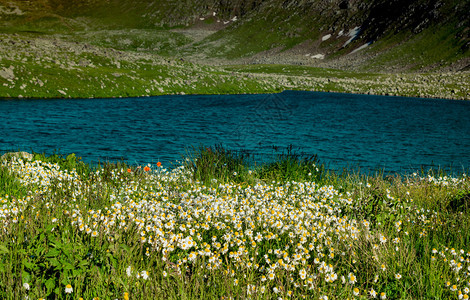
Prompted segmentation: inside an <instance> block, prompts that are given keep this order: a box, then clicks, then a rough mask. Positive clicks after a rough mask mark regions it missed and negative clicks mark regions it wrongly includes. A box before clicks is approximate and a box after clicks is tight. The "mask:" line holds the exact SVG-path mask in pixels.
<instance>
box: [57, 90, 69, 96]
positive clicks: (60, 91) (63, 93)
mask: <svg viewBox="0 0 470 300" xmlns="http://www.w3.org/2000/svg"><path fill="white" fill-rule="evenodd" d="M57 91H58V92H59V93H61V94H62V95H64V96H65V95H67V93H66V92H64V91H63V90H57Z"/></svg>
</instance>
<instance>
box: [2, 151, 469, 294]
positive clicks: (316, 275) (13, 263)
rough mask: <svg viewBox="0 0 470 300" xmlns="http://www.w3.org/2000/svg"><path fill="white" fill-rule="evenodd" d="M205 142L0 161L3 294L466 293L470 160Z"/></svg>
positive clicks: (38, 155)
mask: <svg viewBox="0 0 470 300" xmlns="http://www.w3.org/2000/svg"><path fill="white" fill-rule="evenodd" d="M250 159H251V158H250V157H248V156H247V155H242V154H240V153H235V152H231V151H229V150H226V149H224V148H222V147H202V148H200V149H196V150H195V151H194V153H192V154H190V155H188V158H187V160H185V163H184V164H183V165H182V166H180V167H176V168H174V169H172V170H167V169H165V167H166V166H162V165H161V164H156V165H143V166H133V165H126V164H125V163H107V164H104V165H100V166H89V165H87V164H85V163H83V162H81V160H80V159H79V158H77V157H76V156H75V155H68V156H61V155H53V156H44V155H40V154H36V155H34V159H33V161H27V160H22V159H19V158H17V157H11V158H9V159H5V160H3V161H2V162H0V165H1V166H0V188H1V191H0V205H1V208H0V227H1V228H0V229H1V234H0V297H1V298H2V299H19V298H21V299H23V298H25V297H29V299H39V298H44V299H45V298H51V299H52V298H56V297H59V298H64V299H79V298H80V297H82V298H83V299H93V298H94V297H99V298H100V299H116V298H117V299H161V298H164V297H165V298H170V299H181V298H184V299H195V298H196V299H221V298H223V299H230V298H233V299H237V298H252V299H277V298H283V299H286V298H293V299H302V298H306V299H318V298H319V297H323V298H324V299H325V297H328V299H347V298H350V299H353V298H357V299H366V298H371V297H374V296H375V297H376V298H382V299H384V298H387V299H430V298H432V299H434V298H438V299H467V298H468V295H469V294H470V292H469V288H470V248H469V246H468V245H470V218H469V204H470V179H469V177H468V176H466V175H465V174H462V175H460V176H458V177H455V178H454V177H448V176H445V175H444V174H443V175H442V176H441V175H438V176H432V175H428V174H421V173H419V174H418V173H416V174H410V175H409V176H404V175H402V176H399V175H396V176H388V177H386V178H385V177H382V176H381V175H376V176H363V175H359V174H353V173H349V174H347V173H343V174H341V175H339V174H334V173H332V172H328V171H327V170H325V168H324V166H323V165H322V164H321V163H320V162H318V160H317V159H316V157H303V156H299V155H295V154H294V153H289V152H288V153H286V154H285V155H281V156H279V157H278V159H277V160H275V161H274V162H267V163H263V164H261V165H255V164H253V163H252V162H251V161H250Z"/></svg>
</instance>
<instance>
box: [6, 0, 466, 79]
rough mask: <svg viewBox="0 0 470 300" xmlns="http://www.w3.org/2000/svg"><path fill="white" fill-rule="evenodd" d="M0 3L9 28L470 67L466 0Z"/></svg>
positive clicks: (220, 52)
mask: <svg viewBox="0 0 470 300" xmlns="http://www.w3.org/2000/svg"><path fill="white" fill-rule="evenodd" d="M0 5H1V7H2V8H1V10H0V11H1V12H3V15H2V19H3V20H2V23H3V24H4V27H5V28H6V27H8V26H9V27H10V28H11V27H16V28H22V27H23V29H25V30H28V27H29V30H31V27H33V28H43V29H44V28H46V29H48V30H50V29H51V28H54V29H60V30H84V29H87V30H90V29H103V28H105V29H129V28H140V29H142V28H146V29H161V28H174V27H178V26H179V27H186V28H189V29H190V30H191V29H195V28H196V29H199V30H201V29H202V30H208V33H207V34H206V35H205V36H206V37H205V38H204V39H203V40H200V41H198V42H196V43H189V44H188V45H186V46H185V47H182V45H178V47H174V49H172V51H171V52H172V53H174V54H175V53H177V54H180V55H184V56H186V57H199V58H203V59H212V58H219V59H232V60H233V59H242V60H241V61H243V62H250V63H253V62H257V63H271V62H284V63H291V64H308V65H318V66H330V67H341V68H352V69H354V68H355V69H362V70H374V71H383V70H384V69H385V70H387V71H403V70H411V71H433V70H434V71H439V70H440V69H444V70H446V71H447V70H454V71H455V70H466V69H469V68H470V60H469V59H468V57H469V56H470V51H469V49H470V13H469V11H470V0H463V1H456V0H366V1H359V0H198V1H195V0H185V1H171V0H135V1H127V0H35V1H20V0H0ZM15 11H20V12H22V13H21V14H18V13H15ZM5 24H6V25H7V26H6V25H5ZM28 24H29V26H28ZM188 32H189V38H191V32H190V31H187V33H188Z"/></svg>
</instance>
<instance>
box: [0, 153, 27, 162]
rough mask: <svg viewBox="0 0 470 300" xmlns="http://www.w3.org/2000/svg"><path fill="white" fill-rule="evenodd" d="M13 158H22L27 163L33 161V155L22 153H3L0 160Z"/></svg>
mask: <svg viewBox="0 0 470 300" xmlns="http://www.w3.org/2000/svg"><path fill="white" fill-rule="evenodd" d="M13 157H17V158H22V159H24V160H27V161H31V160H33V155H32V154H31V153H28V152H24V151H21V152H8V153H5V154H3V155H2V157H1V158H0V160H11V159H12V158H13Z"/></svg>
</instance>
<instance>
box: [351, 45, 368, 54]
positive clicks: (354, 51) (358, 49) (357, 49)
mask: <svg viewBox="0 0 470 300" xmlns="http://www.w3.org/2000/svg"><path fill="white" fill-rule="evenodd" d="M370 44H371V43H366V44H364V45H362V46H361V47H359V48H356V49H354V50H353V51H351V53H349V54H353V53H356V52H358V51H361V50H362V49H364V48H367V47H368V46H369V45H370Z"/></svg>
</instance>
